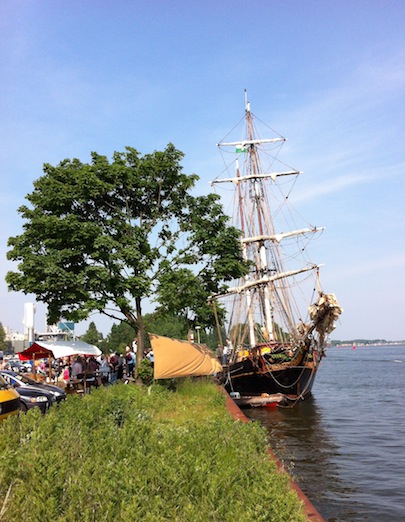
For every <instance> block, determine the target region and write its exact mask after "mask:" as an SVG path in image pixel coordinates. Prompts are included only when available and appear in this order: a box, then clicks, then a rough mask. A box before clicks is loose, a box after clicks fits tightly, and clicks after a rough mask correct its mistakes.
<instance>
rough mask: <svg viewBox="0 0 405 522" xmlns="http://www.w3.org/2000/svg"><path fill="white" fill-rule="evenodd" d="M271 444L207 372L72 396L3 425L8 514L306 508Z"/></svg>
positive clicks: (100, 515)
mask: <svg viewBox="0 0 405 522" xmlns="http://www.w3.org/2000/svg"><path fill="white" fill-rule="evenodd" d="M266 445H267V434H266V432H265V430H264V429H263V428H261V427H260V426H259V425H257V424H252V423H250V424H245V423H241V422H237V421H234V420H233V419H232V418H231V416H230V415H229V414H228V413H227V411H226V409H225V407H224V397H223V395H222V394H221V393H220V392H219V391H218V390H217V388H216V387H215V385H214V384H212V383H211V382H210V381H205V380H202V381H198V382H195V381H194V382H193V381H190V380H186V381H184V382H183V383H182V384H180V385H179V386H178V387H177V388H176V390H175V391H169V390H168V389H167V388H165V387H163V386H159V385H153V386H151V387H149V388H146V387H141V386H135V385H127V386H125V385H116V386H113V387H109V388H102V389H99V390H96V391H95V392H92V393H91V395H88V396H85V397H77V396H73V397H69V399H68V400H67V401H66V403H64V404H62V405H61V406H60V407H58V408H56V407H55V408H52V409H51V410H50V412H49V413H48V414H47V415H45V416H42V415H40V414H39V413H38V412H37V411H30V412H29V413H28V414H27V415H21V416H17V417H11V418H9V419H7V420H6V421H5V422H4V423H3V424H2V425H1V427H0V520H1V522H3V521H4V522H9V521H10V522H11V521H13V522H15V521H24V522H29V521H40V520H41V521H51V520H52V521H53V522H57V521H59V522H62V521H63V522H68V521H69V522H76V521H83V522H87V521H97V522H100V521H112V520H114V521H137V520H143V521H146V522H160V521H179V522H180V521H181V522H183V521H184V522H187V521H190V522H200V521H201V522H207V521H218V522H227V521H231V520H232V521H235V520H238V521H244V522H248V521H255V522H256V521H286V522H287V521H288V522H293V521H303V520H305V517H304V515H303V513H302V510H301V506H300V504H299V501H298V500H297V497H296V495H295V493H294V492H293V491H292V490H290V489H289V487H288V477H287V476H286V475H284V474H280V473H278V472H277V471H276V467H275V465H274V463H272V462H271V461H270V460H269V458H268V455H267V453H266V451H265V450H266Z"/></svg>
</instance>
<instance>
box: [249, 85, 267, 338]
mask: <svg viewBox="0 0 405 522" xmlns="http://www.w3.org/2000/svg"><path fill="white" fill-rule="evenodd" d="M245 101H246V123H247V132H248V138H249V141H250V142H251V143H250V145H249V155H250V168H251V172H249V174H251V175H252V176H253V180H252V182H253V189H254V199H255V207H256V215H257V227H258V229H257V234H258V235H259V236H263V235H264V230H263V209H262V203H261V198H262V192H261V180H260V178H259V177H258V176H259V175H260V174H261V171H260V162H259V158H258V157H257V149H256V143H255V140H254V136H253V123H252V114H251V112H250V103H249V101H248V100H247V94H246V91H245ZM258 253H259V258H258V269H259V273H258V274H257V277H259V278H260V277H263V276H264V275H266V274H267V272H268V264H267V256H266V247H265V243H264V241H263V240H261V241H259V242H258ZM263 307H264V309H263V314H264V324H265V332H266V337H267V338H268V339H269V340H270V341H272V340H274V333H273V308H272V304H271V296H270V289H269V286H268V285H265V286H264V287H263ZM249 327H250V329H253V336H254V335H255V334H254V324H253V325H250V323H249ZM255 344H256V343H253V344H252V346H255Z"/></svg>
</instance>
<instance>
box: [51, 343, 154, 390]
mask: <svg viewBox="0 0 405 522" xmlns="http://www.w3.org/2000/svg"><path fill="white" fill-rule="evenodd" d="M136 353H137V347H136V344H135V343H133V345H132V347H131V346H127V347H126V349H125V353H123V354H122V353H116V352H114V353H110V354H108V355H100V356H99V357H94V356H90V357H85V356H81V355H79V356H77V357H76V358H74V360H70V359H71V358H67V359H65V360H63V361H62V362H61V367H62V368H61V371H62V377H63V381H64V383H65V385H66V386H70V385H72V386H73V387H77V386H81V385H82V384H85V386H91V385H95V386H101V385H107V384H115V383H116V382H118V381H121V380H123V379H131V378H133V377H134V372H135V366H136ZM144 356H145V358H146V359H148V360H149V362H150V363H151V364H152V366H153V364H154V355H153V351H152V350H147V351H146V352H145V354H144Z"/></svg>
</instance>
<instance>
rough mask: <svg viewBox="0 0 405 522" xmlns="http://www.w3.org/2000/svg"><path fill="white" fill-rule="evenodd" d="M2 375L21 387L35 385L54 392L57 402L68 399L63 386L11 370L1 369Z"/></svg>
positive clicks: (0, 373)
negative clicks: (36, 379)
mask: <svg viewBox="0 0 405 522" xmlns="http://www.w3.org/2000/svg"><path fill="white" fill-rule="evenodd" d="M0 375H2V377H3V378H4V379H6V380H7V379H8V382H9V383H10V384H12V385H13V386H15V385H16V384H17V385H18V386H19V387H27V386H34V387H35V388H40V389H41V390H44V391H46V392H48V393H52V395H53V396H54V397H55V400H56V402H58V403H59V402H61V401H64V400H65V399H66V393H65V391H64V390H62V388H59V386H55V385H53V384H46V383H44V382H38V381H35V380H34V379H31V377H28V376H27V375H21V374H18V373H17V372H13V371H11V370H0Z"/></svg>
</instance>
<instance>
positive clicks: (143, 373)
mask: <svg viewBox="0 0 405 522" xmlns="http://www.w3.org/2000/svg"><path fill="white" fill-rule="evenodd" d="M138 377H140V378H141V379H142V382H143V383H144V384H146V385H149V384H152V381H153V368H152V364H151V363H150V362H149V361H148V359H142V362H141V364H140V366H139V368H138Z"/></svg>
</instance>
